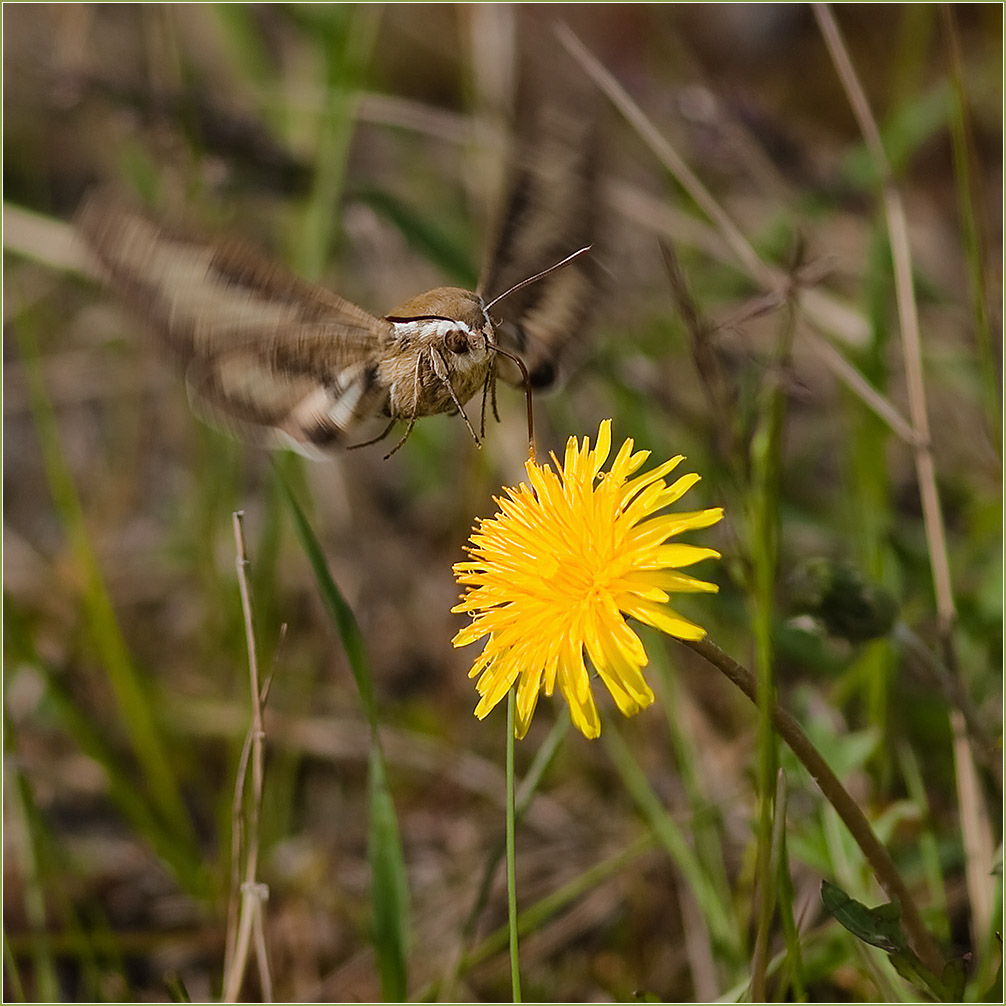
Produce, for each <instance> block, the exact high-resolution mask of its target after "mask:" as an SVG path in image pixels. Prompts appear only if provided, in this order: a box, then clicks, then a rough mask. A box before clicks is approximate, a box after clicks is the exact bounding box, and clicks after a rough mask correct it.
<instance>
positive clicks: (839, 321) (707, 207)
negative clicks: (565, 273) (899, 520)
mask: <svg viewBox="0 0 1006 1006" xmlns="http://www.w3.org/2000/svg"><path fill="white" fill-rule="evenodd" d="M557 31H558V34H559V39H560V41H561V42H562V43H563V45H565V47H566V48H567V49H568V50H569V51H570V53H571V54H572V55H573V57H574V58H575V59H576V60H577V61H578V62H579V63H580V65H581V66H582V67H583V69H584V71H585V72H586V73H587V74H588V75H589V76H590V77H591V79H592V80H594V81H595V83H596V84H597V85H598V87H599V88H600V89H601V90H602V91H603V92H604V93H605V94H606V95H607V97H608V98H609V99H610V101H611V102H612V104H613V105H614V106H615V107H616V108H617V109H618V110H619V111H620V112H621V113H622V115H623V116H624V117H625V119H626V120H627V121H628V122H629V123H630V124H631V125H632V126H633V128H634V129H635V130H636V131H637V133H638V134H639V136H640V137H641V138H642V139H643V141H644V142H645V143H646V145H647V146H648V147H649V148H650V150H651V151H652V152H653V154H654V155H655V156H656V157H657V159H658V160H659V161H660V162H661V164H663V165H664V167H665V168H667V170H668V171H670V172H671V174H672V175H673V176H674V177H675V178H676V179H677V181H678V182H679V183H680V185H681V186H682V187H683V188H684V189H685V191H687V192H688V194H689V195H690V196H691V198H692V200H693V201H694V202H695V204H696V205H697V206H699V207H700V208H701V209H702V211H703V212H704V213H705V214H706V215H707V216H708V217H709V219H710V220H711V221H712V222H713V223H714V224H715V226H716V228H718V230H719V232H720V235H721V236H722V238H723V240H724V241H725V242H726V244H727V246H728V247H729V249H730V250H731V252H732V253H733V255H734V256H735V257H736V259H737V260H738V261H739V262H740V264H741V266H742V267H743V268H744V269H745V271H746V272H747V273H748V274H749V275H750V276H751V277H752V279H754V280H755V282H757V283H758V284H759V285H760V286H762V287H764V288H765V289H766V290H768V291H770V294H773V293H776V292H777V291H781V290H782V291H784V290H785V288H786V286H787V284H788V283H789V282H790V277H787V276H786V275H785V274H784V273H783V272H781V271H780V270H778V269H775V268H773V267H772V266H770V265H768V264H767V263H765V262H763V261H762V260H761V258H760V257H759V256H758V253H757V252H756V251H755V250H754V248H753V247H752V246H751V244H750V243H749V242H748V240H747V239H746V238H745V237H744V236H743V234H741V232H740V229H739V228H738V227H737V225H736V224H735V223H734V222H733V220H732V219H731V218H730V216H729V214H728V213H727V212H726V210H724V209H723V207H722V206H720V204H719V203H718V202H717V201H716V199H715V197H714V196H713V195H712V194H711V193H710V192H709V190H708V189H707V188H706V187H705V186H704V185H703V184H702V182H701V181H700V180H699V178H698V176H697V175H695V173H694V172H693V171H692V170H691V168H689V167H688V165H687V164H686V163H685V161H684V159H683V158H682V157H681V155H680V154H679V153H678V152H677V151H676V150H675V149H674V148H673V147H672V146H671V144H670V142H669V141H668V140H667V139H666V138H665V137H664V136H662V135H661V134H660V132H659V131H658V130H657V128H656V127H655V126H654V125H653V123H652V122H651V121H650V120H649V119H648V118H647V117H646V115H645V113H644V112H643V110H642V109H641V108H640V107H639V106H638V105H637V104H636V103H635V102H634V101H633V100H632V98H631V97H630V95H629V94H628V92H627V91H626V90H625V89H624V88H623V87H622V85H621V84H619V83H618V81H617V80H615V78H614V77H613V76H612V75H611V74H610V73H609V72H608V70H607V69H605V67H604V66H602V65H601V63H600V62H599V61H598V59H597V57H595V56H594V55H593V53H591V52H590V51H589V50H588V49H587V47H586V46H585V45H584V44H583V43H582V42H581V41H580V40H579V39H578V38H577V37H576V35H574V34H573V32H572V31H570V29H569V28H567V27H565V26H561V27H560V28H558V29H557ZM612 196H614V197H616V198H617V199H618V201H619V203H620V204H622V205H625V204H626V202H627V201H629V200H628V199H627V196H628V194H627V192H626V191H625V190H624V189H619V190H616V191H613V192H612ZM652 209H653V208H652V207H651V208H649V209H648V210H647V211H646V212H645V214H644V215H643V219H642V222H643V223H645V225H646V226H651V227H656V228H657V229H663V230H664V232H665V233H666V232H667V228H666V227H663V228H661V223H660V222H661V221H662V220H663V219H665V214H664V213H660V212H658V213H656V214H654V213H653V212H652ZM701 243H702V244H703V246H704V247H706V249H707V250H710V251H711V250H712V249H711V248H710V242H709V241H708V240H704V239H703V240H702V242H701ZM781 295H782V296H785V294H784V293H783V294H781ZM800 308H801V312H802V313H803V315H804V316H805V317H806V318H807V320H808V321H809V322H811V323H812V324H813V325H815V326H816V327H818V328H820V329H822V330H825V331H829V332H833V333H835V334H838V335H839V336H840V337H842V338H844V339H846V341H861V339H862V337H863V336H864V335H865V332H866V329H865V326H864V325H863V324H862V318H861V317H857V318H850V316H849V312H848V311H847V310H846V309H845V308H843V307H842V306H841V305H840V304H839V303H838V302H837V301H835V299H834V298H833V297H831V296H829V295H828V294H826V293H825V292H824V291H823V290H820V289H813V288H811V289H806V290H803V291H802V292H801V297H800ZM821 344H822V340H821V339H819V338H818V339H815V341H814V346H815V349H817V350H818V352H819V353H820V354H821V357H822V359H823V361H824V363H825V364H826V365H827V366H828V367H830V368H831V369H832V372H833V373H834V374H835V376H836V377H837V378H838V379H839V380H840V381H842V382H843V383H844V384H845V385H846V386H847V387H848V388H849V390H850V391H852V393H853V394H854V395H856V396H857V397H859V398H861V399H862V400H863V402H864V404H865V405H866V406H867V408H869V409H870V410H871V411H873V412H874V413H876V414H877V415H878V416H879V417H880V418H881V419H882V420H884V421H885V422H887V423H889V424H890V426H891V429H892V430H893V431H894V432H895V433H896V434H897V435H898V436H899V437H907V438H908V443H911V444H914V443H915V440H916V437H917V434H916V432H914V431H913V430H912V425H911V424H910V423H909V422H908V421H907V420H905V419H904V418H902V417H901V415H900V414H899V413H898V411H897V409H896V408H895V407H894V405H892V404H891V403H890V402H889V401H887V399H885V398H884V397H883V396H882V395H880V393H879V392H877V391H876V390H875V389H873V388H871V387H870V384H869V382H868V381H867V380H866V379H865V378H864V377H862V375H860V374H859V373H858V372H857V371H856V370H855V368H854V367H853V366H852V364H850V363H849V362H848V361H846V360H844V358H842V357H841V356H840V354H839V353H838V352H837V351H834V352H831V353H826V352H823V351H822V345H821ZM840 360H841V365H839V361H840Z"/></svg>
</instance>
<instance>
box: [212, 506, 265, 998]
mask: <svg viewBox="0 0 1006 1006" xmlns="http://www.w3.org/2000/svg"><path fill="white" fill-rule="evenodd" d="M233 522H234V542H235V546H236V549H237V558H236V567H237V576H238V587H239V590H240V592H241V611H242V614H243V616H244V626H245V639H246V642H247V646H248V677H249V684H250V686H251V703H252V723H251V727H250V729H249V731H248V735H247V737H246V738H245V745H244V748H243V750H242V752H241V760H240V763H239V766H238V773H237V781H236V784H235V791H234V804H233V815H232V833H231V839H232V842H233V849H232V853H233V858H232V862H233V864H234V865H233V869H234V870H235V873H236V872H237V871H238V870H239V869H240V866H239V863H240V859H241V855H242V853H243V855H244V879H243V881H242V882H241V884H240V891H241V907H240V915H239V920H238V925H237V931H236V932H235V933H233V938H232V939H231V938H229V939H228V941H227V953H226V956H225V963H224V990H223V1001H224V1002H237V997H238V994H239V993H240V991H241V984H242V982H243V980H244V974H245V969H246V967H247V963H248V954H249V950H250V949H251V948H252V946H254V951H255V957H256V960H257V964H258V971H259V981H260V984H261V992H262V998H263V1000H264V1001H265V1002H272V975H271V973H270V970H269V961H268V955H267V952H266V944H265V933H264V928H263V918H262V917H263V914H264V905H265V902H266V900H267V899H268V897H269V890H268V888H267V887H266V886H265V885H264V884H262V883H260V882H259V881H258V879H257V872H258V856H259V817H260V814H261V808H262V790H263V783H264V777H265V725H264V720H263V715H262V710H263V705H264V700H265V696H266V695H267V693H268V687H269V683H271V674H270V678H269V681H268V682H267V683H266V686H265V689H264V690H263V686H262V685H261V684H260V682H259V668H258V648H257V646H256V645H255V626H254V620H253V617H252V603H251V587H250V585H249V583H248V566H249V562H248V553H247V549H246V546H245V536H244V511H242V510H236V511H235V512H234V514H233ZM249 762H250V764H251V770H252V772H251V774H252V790H251V799H250V802H249V805H248V817H247V824H246V823H245V819H244V814H243V813H242V807H243V805H244V790H245V778H246V772H247V768H248V764H249ZM243 838H244V841H243V840H242V839H243ZM234 879H236V877H235V878H234ZM235 897H236V895H235V893H234V892H232V899H234V898H235ZM233 904H234V901H233V900H232V906H233ZM232 929H233V927H232V925H231V924H229V925H228V932H229V934H230V933H231V932H232Z"/></svg>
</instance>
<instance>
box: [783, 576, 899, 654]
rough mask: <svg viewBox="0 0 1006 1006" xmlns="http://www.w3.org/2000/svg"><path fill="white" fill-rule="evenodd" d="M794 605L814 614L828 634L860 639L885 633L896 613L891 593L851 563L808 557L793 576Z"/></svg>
mask: <svg viewBox="0 0 1006 1006" xmlns="http://www.w3.org/2000/svg"><path fill="white" fill-rule="evenodd" d="M792 594H793V602H794V608H795V610H796V611H797V612H799V613H806V614H809V615H813V616H814V617H815V618H817V619H818V620H819V621H820V622H821V623H822V624H823V626H824V628H825V629H826V630H827V632H828V635H830V636H837V637H839V638H840V639H847V640H849V642H851V643H863V642H865V641H866V640H868V639H877V638H879V637H881V636H886V635H887V633H888V632H890V631H891V626H892V625H893V624H894V619H895V618H896V616H897V614H898V605H897V602H896V601H895V600H894V597H893V595H892V594H891V592H890V591H889V590H887V589H886V588H885V587H882V586H881V585H880V584H877V583H869V582H867V580H866V578H865V577H864V576H863V574H862V573H861V572H860V571H859V570H858V569H857V568H856V567H855V566H853V565H852V564H851V563H847V562H836V561H833V560H831V559H808V560H807V561H806V562H805V563H804V564H803V565H802V566H801V567H800V568H799V570H797V572H796V573H795V574H794V576H793V582H792Z"/></svg>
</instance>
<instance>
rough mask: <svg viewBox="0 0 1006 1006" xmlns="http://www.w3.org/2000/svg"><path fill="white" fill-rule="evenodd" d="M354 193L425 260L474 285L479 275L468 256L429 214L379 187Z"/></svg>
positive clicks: (466, 284)
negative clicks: (420, 211) (432, 221)
mask: <svg viewBox="0 0 1006 1006" xmlns="http://www.w3.org/2000/svg"><path fill="white" fill-rule="evenodd" d="M355 194H356V196H357V197H358V198H359V199H360V200H362V201H363V202H365V203H366V204H367V205H368V206H369V207H370V208H371V209H373V210H374V211H375V212H376V213H378V214H380V216H382V217H384V219H385V220H387V221H389V222H390V223H392V224H394V226H395V227H396V228H397V229H398V231H399V232H400V233H401V235H402V237H404V238H405V240H406V241H408V243H409V245H410V246H411V247H413V248H414V249H416V251H418V252H419V253H420V254H421V255H422V256H423V257H424V258H425V259H426V260H427V261H428V262H431V263H433V264H434V265H436V266H439V267H440V268H441V269H443V270H444V272H445V273H447V275H448V276H450V277H451V279H452V280H453V281H454V282H455V283H458V284H459V285H460V286H463V287H465V288H466V289H468V290H474V289H475V286H476V284H477V283H478V281H479V277H478V273H477V272H476V270H475V269H473V268H472V260H471V256H470V255H469V254H468V253H467V252H466V251H465V249H464V248H462V247H461V246H460V245H459V244H458V243H457V242H456V241H453V240H452V239H451V238H450V237H449V236H448V235H447V234H446V233H445V232H444V231H443V230H441V229H440V228H438V227H435V226H433V224H431V223H430V221H429V218H428V217H426V216H423V215H422V214H420V213H417V212H416V211H415V210H414V209H412V208H411V207H410V206H407V205H406V204H405V203H403V202H402V201H401V200H400V199H396V198H395V197H394V196H392V195H390V194H389V193H387V192H382V191H380V190H378V189H363V190H361V191H358V192H356V193H355Z"/></svg>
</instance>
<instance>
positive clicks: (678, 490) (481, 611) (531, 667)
mask: <svg viewBox="0 0 1006 1006" xmlns="http://www.w3.org/2000/svg"><path fill="white" fill-rule="evenodd" d="M632 448H633V442H632V441H631V440H626V441H625V443H624V444H622V446H621V449H620V450H619V451H618V454H617V455H616V457H615V460H614V461H613V462H612V464H611V468H610V470H609V471H607V472H602V471H601V466H602V465H603V464H604V463H605V462H606V461H607V460H608V455H609V453H610V451H611V420H610V419H606V420H605V421H604V422H602V423H601V425H600V428H599V429H598V431H597V445H596V446H595V447H594V448H593V449H591V447H590V442H589V440H588V439H587V438H586V437H584V439H583V444H582V445H580V444H579V443H578V442H577V439H576V437H570V439H569V442H568V443H567V444H566V456H565V458H564V460H563V463H562V465H561V466H560V465H559V461H558V459H557V458H556V457H555V455H553V456H552V461H553V463H554V464H555V467H556V469H558V471H553V469H552V466H551V465H549V464H545V465H538V464H536V463H535V462H534V461H528V462H527V474H528V480H529V482H530V485H529V484H528V483H525V482H522V483H521V484H520V485H518V486H516V487H507V488H506V490H505V492H506V496H505V497H504V498H502V499H499V498H497V499H496V503H497V504H498V506H499V508H500V513H498V514H497V515H496V516H495V517H492V518H488V519H482V520H480V521H479V523H478V524H477V526H476V527H475V528H473V530H472V535H471V545H470V546H469V547H468V548H467V549H466V551H467V552H468V554H469V557H470V559H469V561H466V562H459V563H457V564H456V565H455V567H454V574H455V576H456V577H457V581H458V583H459V584H460V585H462V586H463V587H464V588H465V593H464V594H462V595H461V603H460V604H459V605H457V606H456V607H455V608H453V609H452V610H453V611H454V612H461V613H464V614H468V615H470V616H471V618H472V621H471V624H470V625H468V626H466V627H465V628H464V629H462V630H461V631H460V632H459V633H458V634H457V635H456V636H455V637H454V640H453V642H454V645H455V646H467V645H468V644H469V643H474V642H476V641H477V640H479V639H482V638H484V637H488V638H487V640H486V644H485V648H484V649H483V651H482V653H481V654H480V655H479V657H478V658H477V659H476V661H475V663H474V665H473V666H472V669H471V672H470V675H469V676H470V677H476V676H479V675H480V677H479V680H478V683H477V685H476V688H477V690H478V692H479V695H480V696H481V700H480V701H479V703H478V706H477V707H476V709H475V715H476V716H477V717H479V719H482V718H483V717H484V716H485V715H486V714H487V713H488V712H489V710H490V709H492V708H493V706H495V705H496V703H497V702H499V701H500V699H502V698H503V697H504V696H505V695H506V693H507V692H508V691H509V689H510V688H511V687H512V686H513V685H514V684H515V683H516V684H517V727H516V733H517V736H518V737H523V736H524V734H525V733H526V732H527V729H528V727H529V726H530V724H531V717H532V716H533V714H534V710H535V706H536V705H537V702H538V695H539V693H540V692H541V691H544V692H545V694H546V695H551V694H552V692H553V690H554V688H555V686H556V684H557V683H558V685H559V691H560V692H561V693H562V695H563V696H564V698H565V699H566V701H567V702H568V703H569V708H570V712H571V714H572V717H573V722H574V724H576V726H577V727H578V728H579V729H580V730H581V731H582V732H583V734H584V735H585V736H587V737H597V736H598V734H600V732H601V722H600V718H599V717H598V714H597V707H596V706H595V704H594V697H593V695H592V694H591V689H590V678H589V676H588V672H587V667H586V665H585V663H584V652H585V651H586V654H587V656H588V657H589V658H590V662H591V664H592V665H593V667H594V669H595V670H596V671H597V674H598V676H599V677H600V678H601V680H602V681H603V682H604V684H605V685H606V686H607V688H608V691H610V692H611V694H612V696H613V697H614V699H615V703H616V704H617V706H618V708H619V710H620V711H621V712H622V713H623V714H624V715H626V716H632V715H633V714H635V713H638V712H639V711H640V710H641V709H645V708H646V707H647V706H648V705H650V704H651V703H652V702H653V698H654V696H653V692H652V691H651V690H650V687H649V686H648V685H647V684H646V681H645V680H644V679H643V674H642V668H643V667H645V666H646V664H647V657H646V651H645V649H644V648H643V644H642V642H641V641H640V639H639V637H638V636H637V635H636V633H635V632H634V631H633V630H632V629H631V628H630V627H629V625H628V624H626V621H625V619H626V617H630V618H633V619H635V620H636V621H638V622H642V623H644V624H646V625H652V626H654V627H655V628H657V629H660V630H661V631H663V632H666V633H669V634H670V635H672V636H677V637H678V638H680V639H701V638H702V637H703V636H705V634H706V633H705V629H702V628H701V627H699V626H698V625H695V624H693V623H692V622H690V621H688V619H686V618H683V617H682V616H681V615H679V614H678V613H677V612H675V611H674V610H673V609H672V608H670V607H669V605H668V600H669V594H670V593H672V592H684V593H687V592H695V591H710V592H712V591H716V590H717V587H716V584H713V583H706V582H704V581H702V580H696V579H694V578H693V577H691V576H688V575H686V574H684V573H679V572H677V570H678V569H680V568H681V567H683V566H690V565H692V563H695V562H698V561H699V560H700V559H708V558H718V557H719V553H718V552H717V551H715V549H711V548H698V547H696V546H694V545H682V544H678V543H673V544H669V543H668V539H670V538H673V537H674V536H675V535H678V534H680V533H681V532H683V531H689V530H692V529H694V528H702V527H709V526H710V525H711V524H715V523H716V522H717V521H718V520H720V518H721V517H722V516H723V510H722V508H720V507H715V508H713V509H710V510H698V511H695V512H692V513H672V514H662V515H658V511H660V510H663V509H664V508H665V507H667V506H669V505H670V504H671V503H674V502H675V501H676V500H677V499H679V498H680V497H681V496H682V495H683V494H684V493H685V492H687V491H688V489H690V488H691V487H692V486H693V485H695V483H696V482H698V480H699V476H698V475H682V476H681V477H680V478H678V479H677V480H675V481H674V482H672V483H671V484H670V485H668V484H667V483H666V482H665V481H664V476H665V475H667V474H668V473H669V472H670V471H671V470H672V469H674V468H675V467H676V466H677V465H678V464H679V463H680V462H681V461H682V460H683V458H682V457H681V456H680V455H679V456H678V457H675V458H672V459H671V460H670V461H667V462H665V463H664V464H662V465H658V466H657V467H656V468H653V469H652V470H650V471H649V472H646V473H645V474H643V475H638V476H636V477H635V478H630V476H631V475H633V473H634V472H636V471H638V469H639V468H640V467H641V466H642V465H643V463H644V462H645V461H646V459H647V458H648V457H649V455H650V452H649V451H637V452H636V453H633V451H632Z"/></svg>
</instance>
